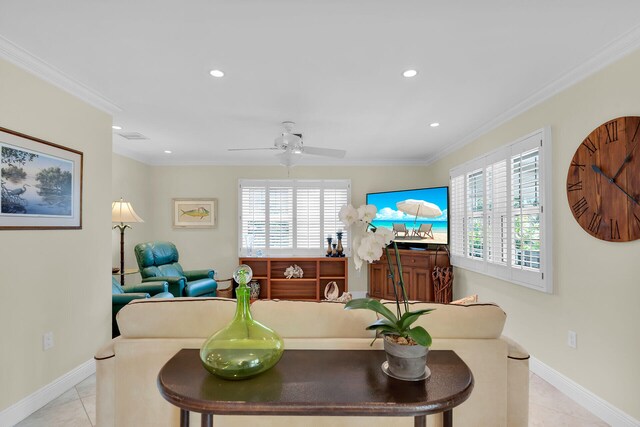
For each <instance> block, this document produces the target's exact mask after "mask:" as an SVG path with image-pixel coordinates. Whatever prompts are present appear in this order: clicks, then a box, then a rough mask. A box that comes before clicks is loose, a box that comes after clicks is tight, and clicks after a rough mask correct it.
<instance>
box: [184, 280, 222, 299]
mask: <svg viewBox="0 0 640 427" xmlns="http://www.w3.org/2000/svg"><path fill="white" fill-rule="evenodd" d="M216 289H218V284H217V283H216V281H215V280H213V279H209V278H207V279H200V280H194V281H192V282H189V283H187V287H186V288H185V290H184V292H185V296H187V297H199V296H216Z"/></svg>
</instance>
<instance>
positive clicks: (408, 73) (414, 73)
mask: <svg viewBox="0 0 640 427" xmlns="http://www.w3.org/2000/svg"><path fill="white" fill-rule="evenodd" d="M402 75H403V76H405V77H415V76H417V75H418V72H417V71H416V70H407V71H405V72H404V73H402Z"/></svg>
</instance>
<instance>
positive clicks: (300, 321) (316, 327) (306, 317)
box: [251, 300, 376, 339]
mask: <svg viewBox="0 0 640 427" xmlns="http://www.w3.org/2000/svg"><path fill="white" fill-rule="evenodd" d="M251 313H252V314H253V318H254V319H255V320H257V321H259V322H260V323H262V324H264V325H266V326H268V327H270V328H271V329H273V330H274V331H276V332H278V334H280V336H282V337H283V338H329V337H330V338H371V339H373V336H374V333H373V331H367V330H366V329H365V328H366V327H367V326H368V325H370V324H371V323H373V322H375V321H376V315H375V313H373V312H372V311H369V310H345V309H344V304H343V303H339V302H330V301H323V302H315V301H284V300H282V301H280V300H257V301H256V302H254V303H253V304H252V305H251ZM292 319H295V321H292Z"/></svg>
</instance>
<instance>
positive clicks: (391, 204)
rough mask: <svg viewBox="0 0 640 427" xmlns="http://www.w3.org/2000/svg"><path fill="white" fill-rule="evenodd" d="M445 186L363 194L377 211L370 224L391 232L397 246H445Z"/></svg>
mask: <svg viewBox="0 0 640 427" xmlns="http://www.w3.org/2000/svg"><path fill="white" fill-rule="evenodd" d="M447 200H448V196H447V187H438V188H425V189H418V190H407V191H393V192H388V193H372V194H367V203H368V204H370V205H375V207H376V208H377V209H378V212H377V214H376V217H375V219H374V220H373V222H372V224H373V225H374V226H376V227H384V228H388V229H390V230H392V231H393V232H394V235H395V239H394V240H395V241H396V242H398V243H409V244H411V243H417V244H421V245H422V244H447V243H448V242H447V230H448V227H449V224H448V222H447V209H448V208H449V207H448V205H447Z"/></svg>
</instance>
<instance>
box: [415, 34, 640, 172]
mask: <svg viewBox="0 0 640 427" xmlns="http://www.w3.org/2000/svg"><path fill="white" fill-rule="evenodd" d="M638 48H640V25H639V26H637V27H635V28H633V29H631V30H630V31H628V32H626V33H625V34H623V35H622V36H620V37H618V38H617V39H615V40H614V41H612V42H611V43H609V44H608V45H606V46H605V47H604V48H602V49H601V50H600V51H598V52H596V53H595V54H594V55H593V56H591V58H589V59H588V60H587V61H585V62H583V63H582V64H580V65H578V66H577V67H575V68H573V69H572V70H570V71H569V72H568V73H566V74H564V75H562V76H561V77H559V78H558V79H556V80H554V81H552V82H551V83H549V84H547V85H546V86H544V87H542V88H541V89H540V90H538V91H536V92H534V93H533V94H531V95H529V97H527V98H525V100H524V101H522V102H519V103H518V104H516V105H514V106H513V107H511V108H509V109H508V110H507V111H505V112H504V113H502V114H500V115H498V116H497V117H495V118H493V119H491V120H490V121H488V122H487V123H485V124H484V125H482V126H480V127H479V128H478V129H476V130H474V131H473V132H471V133H470V134H469V135H467V136H465V137H464V138H462V139H461V140H459V141H457V142H455V143H453V144H450V145H448V146H447V147H446V148H444V149H443V150H441V151H439V152H437V153H435V154H433V155H431V156H429V157H427V158H426V159H425V164H427V165H430V164H432V163H434V162H436V161H438V160H440V159H442V158H444V157H446V156H448V155H449V154H451V153H453V152H454V151H457V150H459V149H460V148H462V147H464V146H465V145H468V144H470V143H472V142H473V141H475V140H476V139H478V138H480V137H481V136H483V135H484V134H486V133H487V132H489V131H491V130H493V129H495V128H497V127H498V126H500V125H502V124H504V123H506V122H508V121H509V120H511V119H513V118H514V117H517V116H519V115H520V114H522V113H524V112H526V111H528V110H530V109H531V108H533V107H535V106H536V105H538V104H540V103H542V102H543V101H546V100H547V99H549V98H551V97H553V96H554V95H557V94H558V93H560V92H562V91H563V90H565V89H567V88H569V87H571V86H573V85H575V84H576V83H578V82H580V81H582V80H584V79H585V78H587V77H589V76H590V75H592V74H595V73H596V72H598V71H600V70H602V69H603V68H605V67H607V66H609V65H611V64H612V63H614V62H616V61H618V60H619V59H622V58H623V57H624V56H626V55H628V54H630V53H631V52H633V51H634V50H636V49H638Z"/></svg>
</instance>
